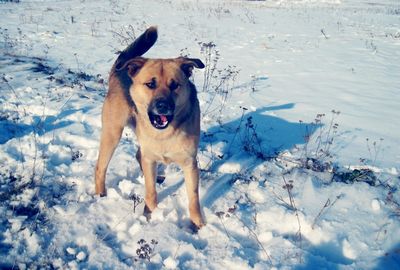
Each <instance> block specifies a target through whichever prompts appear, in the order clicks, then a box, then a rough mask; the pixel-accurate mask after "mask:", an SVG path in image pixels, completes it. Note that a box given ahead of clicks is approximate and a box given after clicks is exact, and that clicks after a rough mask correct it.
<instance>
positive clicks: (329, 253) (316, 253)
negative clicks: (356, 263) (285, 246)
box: [294, 239, 353, 270]
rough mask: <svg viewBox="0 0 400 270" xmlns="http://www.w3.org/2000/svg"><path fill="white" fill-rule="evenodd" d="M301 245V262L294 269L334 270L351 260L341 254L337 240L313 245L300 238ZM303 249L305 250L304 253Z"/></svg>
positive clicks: (349, 262)
mask: <svg viewBox="0 0 400 270" xmlns="http://www.w3.org/2000/svg"><path fill="white" fill-rule="evenodd" d="M302 242H303V247H302V252H303V254H300V256H302V263H299V264H298V265H297V266H295V267H294V269H295V270H306V269H327V270H336V269H339V267H340V266H346V265H351V264H352V263H353V260H351V259H349V258H347V257H345V256H344V254H343V247H342V246H341V245H340V244H339V243H338V242H336V241H335V242H327V243H322V244H320V245H313V244H311V243H309V242H308V241H306V240H305V239H303V240H302ZM304 251H305V252H307V253H306V254H304Z"/></svg>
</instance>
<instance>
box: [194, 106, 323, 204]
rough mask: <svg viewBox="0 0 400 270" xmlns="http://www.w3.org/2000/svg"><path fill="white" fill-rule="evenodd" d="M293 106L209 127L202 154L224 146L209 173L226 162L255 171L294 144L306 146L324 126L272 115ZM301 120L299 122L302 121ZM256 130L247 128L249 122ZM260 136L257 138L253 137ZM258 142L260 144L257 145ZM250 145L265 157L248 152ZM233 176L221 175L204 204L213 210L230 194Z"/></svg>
mask: <svg viewBox="0 0 400 270" xmlns="http://www.w3.org/2000/svg"><path fill="white" fill-rule="evenodd" d="M294 106H295V104H294V103H288V104H283V105H279V106H266V107H262V108H259V109H257V110H255V111H246V112H247V113H245V114H244V115H243V117H240V118H238V119H234V120H232V121H230V122H228V123H224V124H223V125H218V126H214V127H211V128H209V129H208V130H207V131H206V132H204V133H203V134H202V135H203V136H202V138H201V142H200V151H208V150H207V149H209V148H210V145H220V144H221V143H222V144H223V145H224V147H223V149H222V152H223V155H222V157H221V158H220V159H216V160H214V161H213V164H212V165H211V166H210V168H209V170H210V171H218V170H219V167H220V166H222V165H223V164H224V163H225V162H228V161H229V162H234V163H239V164H241V165H242V168H245V169H249V168H254V167H256V166H257V165H259V164H260V163H262V162H264V161H265V160H267V159H269V158H274V157H276V156H277V155H279V153H281V152H282V151H285V150H290V149H293V147H294V146H295V145H301V144H304V143H305V138H306V136H310V135H312V134H313V133H314V132H315V130H316V129H318V128H319V127H320V126H321V125H317V124H315V123H304V122H300V121H297V122H289V121H287V120H285V119H282V118H279V117H276V116H274V115H272V113H271V112H273V111H278V110H289V109H292V108H294ZM299 120H300V119H299ZM249 121H250V122H251V124H252V125H253V127H254V130H251V129H249V128H248V125H247V126H246V124H249V123H250V122H249ZM254 133H255V134H257V138H255V137H254ZM257 141H258V142H259V143H257ZM249 142H250V143H251V144H252V146H254V149H255V151H259V152H262V157H261V158H260V156H257V153H256V152H254V151H253V152H252V151H246V150H245V148H246V147H245V146H246V143H249ZM233 176H234V175H233V174H229V173H227V174H222V175H221V177H220V178H219V179H216V180H215V181H214V183H213V184H212V186H211V187H210V188H209V189H208V191H207V193H206V194H205V196H203V199H202V204H203V205H204V206H205V207H207V208H210V207H211V206H212V204H213V203H214V202H215V201H216V200H218V199H219V198H220V197H222V196H223V195H224V194H225V193H226V192H228V191H229V189H230V186H231V184H232V183H231V180H232V177H233Z"/></svg>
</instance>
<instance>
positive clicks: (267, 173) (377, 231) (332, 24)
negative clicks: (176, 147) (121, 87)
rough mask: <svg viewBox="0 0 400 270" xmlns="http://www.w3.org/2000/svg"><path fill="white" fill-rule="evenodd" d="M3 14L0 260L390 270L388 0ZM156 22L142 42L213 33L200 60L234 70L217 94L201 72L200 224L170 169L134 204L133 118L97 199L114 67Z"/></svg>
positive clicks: (398, 165) (395, 185)
mask: <svg viewBox="0 0 400 270" xmlns="http://www.w3.org/2000/svg"><path fill="white" fill-rule="evenodd" d="M0 13H1V14H2V16H1V17H0V22H1V26H0V76H1V81H0V163H1V165H2V166H1V168H0V199H1V200H0V216H1V218H0V268H1V269H3V268H4V269H13V268H14V269H34V268H46V267H50V268H51V267H53V268H56V269H226V268H229V269H400V256H399V249H400V220H399V216H400V191H399V187H400V184H399V179H400V176H399V170H400V154H399V153H400V144H399V138H400V129H399V128H398V119H399V117H400V114H399V110H398V104H400V95H399V94H398V92H399V85H400V76H399V74H400V64H399V63H400V61H399V60H400V50H399V48H400V21H399V18H400V17H399V14H400V4H399V2H398V1H397V0H383V1H364V0H348V1H343V0H342V1H338V0H299V1H289V0H271V1H244V0H235V1H233V0H219V1H206V0H202V1H193V0H182V1H161V0H152V1H143V0H140V1H127V0H123V1H103V2H101V3H99V2H98V1H89V0H86V1H80V0H79V1H78V0H72V1H64V0H61V1H56V2H54V1H48V0H27V1H21V2H20V3H12V2H4V1H3V2H0ZM150 25H157V26H158V29H159V39H158V41H157V43H156V45H155V46H154V47H153V48H152V49H151V50H150V51H149V52H148V53H147V54H146V56H148V57H162V58H167V57H176V56H179V55H180V54H183V55H185V54H190V57H197V58H200V59H202V60H203V61H204V62H206V59H207V54H206V49H207V48H206V47H205V45H204V44H209V42H213V43H214V44H215V45H216V46H215V47H211V48H210V53H211V56H210V57H211V58H210V62H209V63H208V66H210V67H211V66H212V63H214V62H213V61H214V60H215V62H216V63H217V64H216V69H217V70H221V74H231V77H228V78H229V79H228V80H226V81H225V82H224V83H222V85H221V88H220V89H222V90H226V91H227V92H228V96H227V99H225V98H224V96H223V95H219V94H216V95H215V94H213V86H215V85H217V84H218V83H220V82H221V76H222V75H221V74H219V73H218V72H217V71H215V73H214V77H213V78H211V85H210V86H209V88H210V89H208V90H207V91H203V84H204V74H206V73H205V72H206V71H204V70H203V71H196V73H195V74H194V83H195V84H196V86H197V89H198V96H199V99H200V104H201V109H202V112H203V116H202V123H201V125H202V136H201V142H200V146H199V155H198V161H199V167H200V168H201V175H200V176H201V184H200V195H201V205H202V208H203V209H202V210H203V214H204V216H205V219H206V222H207V224H206V226H204V227H203V228H202V229H201V230H199V231H198V232H197V233H194V232H193V231H192V229H191V226H190V222H189V214H188V210H187V205H188V201H187V196H186V190H185V187H184V179H183V173H182V172H181V170H180V169H179V168H178V167H177V166H175V165H169V166H167V167H166V168H165V176H166V179H165V181H164V182H163V183H161V184H157V191H158V198H159V205H158V207H157V209H156V210H155V211H154V213H153V214H152V218H151V219H150V220H149V221H148V220H147V219H146V217H144V216H143V202H141V201H140V200H137V199H138V198H139V199H140V198H143V196H144V178H143V176H142V175H141V172H140V168H139V165H138V164H137V162H136V160H135V158H134V154H135V152H136V150H137V148H138V145H137V143H136V140H135V136H134V134H133V132H132V131H131V130H130V129H125V130H124V133H123V136H122V139H121V142H120V144H119V146H118V148H117V150H116V152H115V154H114V157H113V159H112V160H111V163H110V166H109V170H108V174H107V187H108V195H107V197H101V198H100V197H97V196H95V195H94V181H93V180H94V176H93V173H94V165H95V162H96V159H97V154H98V144H99V135H100V130H101V121H100V118H101V106H102V102H103V100H104V96H105V94H106V91H107V78H108V72H109V69H110V68H111V65H112V63H113V61H114V60H115V58H116V55H115V53H116V52H117V51H119V50H122V49H124V48H125V47H126V45H127V42H128V41H125V39H124V38H130V37H134V36H136V37H137V36H138V35H139V34H140V33H141V32H142V31H143V30H145V29H146V28H147V27H148V26H150ZM202 44H203V45H202ZM216 50H217V51H218V53H217V52H216ZM219 80H220V81H219ZM332 110H334V112H331V111H332ZM339 111H340V113H337V112H339ZM318 114H319V116H317V115H318ZM336 123H337V124H338V126H335V125H334V124H336ZM308 138H309V140H307V139H308ZM331 139H332V143H330V140H331ZM318 150H323V151H326V152H327V153H328V154H329V155H327V154H326V153H325V152H323V151H318ZM146 245H148V246H146ZM145 247H148V249H146V248H145ZM138 252H142V253H141V254H144V255H146V256H144V257H145V258H141V257H139V255H138V254H139V253H138ZM143 252H145V253H143Z"/></svg>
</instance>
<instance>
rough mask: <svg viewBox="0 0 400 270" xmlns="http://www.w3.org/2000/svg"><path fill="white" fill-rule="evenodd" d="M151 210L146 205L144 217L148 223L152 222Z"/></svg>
mask: <svg viewBox="0 0 400 270" xmlns="http://www.w3.org/2000/svg"><path fill="white" fill-rule="evenodd" d="M151 212H152V211H151V210H150V208H149V207H148V206H147V205H144V209H143V216H145V217H146V220H147V222H149V221H150V219H151Z"/></svg>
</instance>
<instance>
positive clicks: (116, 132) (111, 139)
mask: <svg viewBox="0 0 400 270" xmlns="http://www.w3.org/2000/svg"><path fill="white" fill-rule="evenodd" d="M123 129H124V128H123V126H122V127H121V126H118V127H114V126H112V127H110V126H109V125H104V126H103V131H102V134H101V139H100V151H99V156H98V159H97V164H96V171H95V192H96V194H98V195H100V196H105V195H106V187H105V180H106V179H105V178H106V173H107V167H108V163H109V162H110V159H111V157H112V154H113V153H114V150H115V148H116V147H117V145H118V142H119V140H120V138H121V134H122V131H123Z"/></svg>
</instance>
